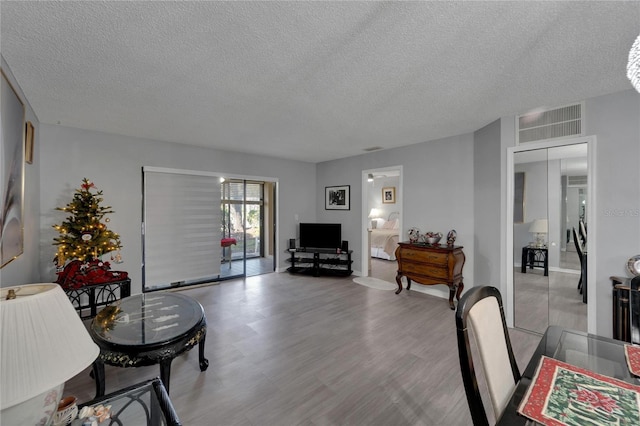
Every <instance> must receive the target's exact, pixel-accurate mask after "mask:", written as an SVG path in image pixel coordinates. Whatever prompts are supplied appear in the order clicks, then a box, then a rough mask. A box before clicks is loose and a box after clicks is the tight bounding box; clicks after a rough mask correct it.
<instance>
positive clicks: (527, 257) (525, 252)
mask: <svg viewBox="0 0 640 426" xmlns="http://www.w3.org/2000/svg"><path fill="white" fill-rule="evenodd" d="M548 254H549V250H548V249H547V248H546V247H532V246H524V247H522V261H521V265H520V272H522V273H523V274H526V273H527V266H528V267H529V269H533V268H534V267H536V268H544V276H545V277H548V276H549V256H548Z"/></svg>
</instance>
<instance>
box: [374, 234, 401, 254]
mask: <svg viewBox="0 0 640 426" xmlns="http://www.w3.org/2000/svg"><path fill="white" fill-rule="evenodd" d="M399 239H400V235H399V234H398V230H397V229H372V230H371V257H378V258H381V259H387V260H396V256H395V252H396V248H397V247H398V241H399Z"/></svg>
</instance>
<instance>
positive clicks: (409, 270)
mask: <svg viewBox="0 0 640 426" xmlns="http://www.w3.org/2000/svg"><path fill="white" fill-rule="evenodd" d="M402 273H403V274H404V275H422V276H424V277H429V278H438V279H439V278H441V279H443V280H445V281H447V280H448V279H449V270H448V269H447V266H446V264H445V265H442V266H434V265H428V264H424V263H410V262H403V263H402ZM414 279H415V280H416V281H419V280H418V279H416V278H414Z"/></svg>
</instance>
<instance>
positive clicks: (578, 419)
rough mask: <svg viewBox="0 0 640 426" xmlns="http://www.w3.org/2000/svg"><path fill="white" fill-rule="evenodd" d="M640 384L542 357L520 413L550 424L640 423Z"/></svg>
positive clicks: (548, 425) (552, 425)
mask: <svg viewBox="0 0 640 426" xmlns="http://www.w3.org/2000/svg"><path fill="white" fill-rule="evenodd" d="M639 404H640V386H637V385H632V384H630V383H627V382H623V381H622V380H618V379H614V378H612V377H607V376H604V375H601V374H597V373H594V372H592V371H589V370H585V369H583V368H580V367H576V366H574V365H571V364H567V363H565V362H562V361H558V360H557V359H553V358H548V357H545V356H543V357H542V359H541V360H540V364H539V365H538V370H537V371H536V375H535V376H534V378H533V382H532V383H531V385H530V386H529V389H528V390H527V393H526V395H525V397H524V398H523V400H522V402H521V404H520V407H519V408H518V412H519V413H520V414H522V415H524V416H526V417H528V418H530V419H532V420H535V421H536V422H538V423H542V424H544V425H547V426H559V425H584V424H588V425H614V424H616V425H618V424H619V425H640V407H639Z"/></svg>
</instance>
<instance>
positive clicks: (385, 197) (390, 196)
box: [382, 186, 396, 204]
mask: <svg viewBox="0 0 640 426" xmlns="http://www.w3.org/2000/svg"><path fill="white" fill-rule="evenodd" d="M382 203H383V204H395V203H396V187H395V186H387V187H385V188H382Z"/></svg>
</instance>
